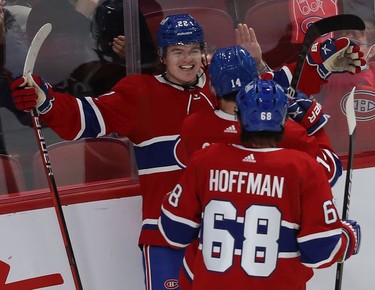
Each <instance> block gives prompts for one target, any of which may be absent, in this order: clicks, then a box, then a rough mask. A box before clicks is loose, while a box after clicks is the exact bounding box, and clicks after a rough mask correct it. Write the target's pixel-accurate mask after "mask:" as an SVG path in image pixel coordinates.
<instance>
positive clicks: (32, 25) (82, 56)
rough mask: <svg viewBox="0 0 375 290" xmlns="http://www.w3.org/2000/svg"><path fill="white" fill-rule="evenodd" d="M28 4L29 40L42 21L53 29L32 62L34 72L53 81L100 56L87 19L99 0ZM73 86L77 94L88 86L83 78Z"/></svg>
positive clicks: (36, 0)
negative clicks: (95, 48)
mask: <svg viewBox="0 0 375 290" xmlns="http://www.w3.org/2000/svg"><path fill="white" fill-rule="evenodd" d="M31 4H32V9H31V11H30V13H29V17H28V19H27V24H26V32H27V36H28V39H29V41H31V40H32V39H33V37H34V35H35V33H36V32H37V31H38V30H39V28H40V27H41V26H42V25H44V24H45V23H47V22H49V23H51V24H52V31H51V33H50V35H49V36H48V38H47V39H46V41H45V42H44V44H43V46H42V48H41V50H40V52H39V55H38V59H37V61H36V64H35V69H34V71H35V72H36V73H39V74H42V75H44V76H45V77H47V78H48V79H49V81H50V82H51V84H52V85H55V84H57V83H59V82H68V81H67V80H68V79H69V78H70V76H71V74H72V73H73V71H74V70H76V69H77V68H78V67H79V66H80V65H81V64H85V63H89V62H90V61H94V60H98V59H99V58H98V56H97V55H96V53H95V51H94V40H93V38H92V37H91V20H90V18H91V17H92V15H93V13H94V11H95V9H96V7H97V5H98V4H99V0H77V1H72V0H32V1H31ZM51 64H53V65H51ZM56 67H58V68H59V69H56ZM86 71H87V70H86ZM86 71H85V72H86ZM65 85H66V84H65ZM70 87H71V88H73V87H74V85H73V84H72V85H71V86H70ZM75 87H76V88H77V87H79V88H80V90H81V91H80V92H79V91H76V93H78V94H85V93H90V92H89V91H90V88H87V87H85V83H84V81H82V80H81V82H80V84H77V83H76V84H75Z"/></svg>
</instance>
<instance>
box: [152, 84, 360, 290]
mask: <svg viewBox="0 0 375 290" xmlns="http://www.w3.org/2000/svg"><path fill="white" fill-rule="evenodd" d="M237 107H238V119H239V122H240V124H241V144H242V145H235V144H226V143H215V144H212V145H210V146H208V147H207V148H204V149H202V150H199V151H196V152H195V153H193V156H192V158H191V160H190V161H189V164H188V166H187V168H186V170H185V171H184V173H183V175H182V177H181V178H180V180H179V182H178V184H177V185H176V186H175V188H174V190H173V191H172V192H170V193H169V194H168V195H167V196H166V197H165V198H164V200H163V204H162V209H161V217H160V219H159V227H160V229H161V232H162V233H163V235H164V236H165V238H166V240H167V241H168V242H169V244H170V245H171V246H173V247H175V248H184V247H186V246H187V245H189V243H190V242H192V241H194V240H196V239H198V240H199V247H198V251H197V255H196V257H195V259H194V277H193V284H192V287H193V290H201V289H202V290H203V289H221V290H226V289H228V290H229V289H245V288H246V289H267V290H304V289H306V282H307V281H308V280H309V279H310V278H311V277H312V276H313V270H312V269H314V268H324V267H329V266H331V265H332V264H334V263H335V262H342V261H344V260H346V259H348V258H349V257H350V256H351V255H354V254H357V253H358V250H359V245H360V226H359V224H358V223H357V222H356V221H353V220H343V221H340V219H339V215H338V212H337V209H336V208H335V205H334V203H333V196H332V192H331V188H330V186H329V183H328V182H327V181H326V176H325V174H324V171H323V169H322V167H321V166H320V165H319V164H318V163H317V162H316V161H315V160H314V159H313V158H311V156H309V155H308V154H306V153H305V152H302V151H300V150H294V149H284V148H279V147H277V143H279V142H280V140H281V139H282V134H283V132H284V124H285V119H286V116H287V107H288V100H287V97H286V95H285V94H284V91H283V88H281V87H280V86H278V85H277V84H276V83H275V82H274V81H269V80H254V82H252V83H250V84H248V85H247V86H246V87H245V88H244V89H242V90H241V91H240V92H239V94H238V95H237ZM224 156H225V158H224ZM182 290H184V288H182Z"/></svg>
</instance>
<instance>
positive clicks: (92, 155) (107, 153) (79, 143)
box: [33, 137, 135, 188]
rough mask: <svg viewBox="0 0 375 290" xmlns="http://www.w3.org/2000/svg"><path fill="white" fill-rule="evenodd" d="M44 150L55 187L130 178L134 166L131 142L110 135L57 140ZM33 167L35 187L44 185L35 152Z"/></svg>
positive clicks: (37, 154) (38, 157) (45, 184)
mask: <svg viewBox="0 0 375 290" xmlns="http://www.w3.org/2000/svg"><path fill="white" fill-rule="evenodd" d="M47 151H48V156H49V159H50V162H51V166H52V171H53V174H54V176H55V180H56V184H57V186H62V185H70V184H82V183H88V182H94V181H104V180H110V179H116V178H123V177H131V176H132V174H133V169H134V167H132V166H135V165H134V164H135V163H134V162H133V160H132V156H131V143H130V142H125V141H124V140H120V139H116V138H111V137H101V138H84V139H80V140H76V141H61V142H58V143H56V144H52V145H50V146H47ZM33 168H34V169H33V171H34V175H35V187H36V188H42V187H47V185H48V183H47V178H46V175H45V169H44V168H45V167H44V165H43V162H42V160H41V158H40V153H39V152H36V153H35V154H34V157H33Z"/></svg>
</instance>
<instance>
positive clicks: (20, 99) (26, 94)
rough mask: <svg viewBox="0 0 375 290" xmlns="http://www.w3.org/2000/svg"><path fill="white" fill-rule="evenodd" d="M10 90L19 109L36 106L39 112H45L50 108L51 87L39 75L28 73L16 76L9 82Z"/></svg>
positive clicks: (24, 109) (51, 98) (30, 108)
mask: <svg viewBox="0 0 375 290" xmlns="http://www.w3.org/2000/svg"><path fill="white" fill-rule="evenodd" d="M11 90H12V96H13V100H14V103H15V105H16V107H17V109H19V110H23V111H31V110H33V109H34V108H36V109H37V110H38V112H39V113H40V114H45V113H47V112H48V111H49V110H50V109H51V108H52V102H53V100H54V97H53V95H52V94H53V90H52V87H51V85H50V84H49V83H46V82H45V81H44V80H43V79H42V78H41V77H39V76H36V75H32V74H29V75H28V76H21V77H19V78H16V79H15V80H14V81H13V82H12V84H11Z"/></svg>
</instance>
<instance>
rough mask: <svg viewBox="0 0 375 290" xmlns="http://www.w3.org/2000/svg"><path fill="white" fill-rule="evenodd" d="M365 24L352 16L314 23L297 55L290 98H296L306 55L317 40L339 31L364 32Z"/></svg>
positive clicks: (345, 15)
mask: <svg viewBox="0 0 375 290" xmlns="http://www.w3.org/2000/svg"><path fill="white" fill-rule="evenodd" d="M364 29H365V23H364V22H363V20H362V19H361V18H360V17H358V16H356V15H352V14H340V15H334V16H331V17H327V18H323V19H322V20H319V21H317V22H314V23H312V24H311V25H310V26H309V28H308V29H307V31H306V34H305V38H304V40H303V43H302V47H301V49H300V51H299V52H298V55H297V64H296V68H295V69H294V73H293V77H292V80H291V82H290V87H289V89H288V95H289V97H290V98H294V94H295V91H296V89H297V87H298V83H299V80H300V78H301V73H302V69H303V65H304V63H305V59H306V55H307V53H308V51H309V49H310V47H311V45H312V44H313V43H314V41H315V40H316V39H318V38H319V37H320V36H322V35H324V34H326V33H329V32H333V31H338V30H364Z"/></svg>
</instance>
